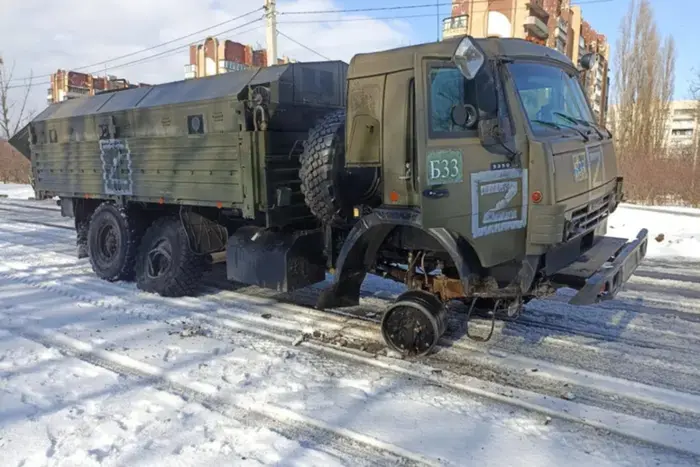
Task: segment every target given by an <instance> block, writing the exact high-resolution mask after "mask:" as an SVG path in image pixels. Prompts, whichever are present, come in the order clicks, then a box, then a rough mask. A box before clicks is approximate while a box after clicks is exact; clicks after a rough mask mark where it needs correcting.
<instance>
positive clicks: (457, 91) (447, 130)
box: [428, 66, 478, 138]
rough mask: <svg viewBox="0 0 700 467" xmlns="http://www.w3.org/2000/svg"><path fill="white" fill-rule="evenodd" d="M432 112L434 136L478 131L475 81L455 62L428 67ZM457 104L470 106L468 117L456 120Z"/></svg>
mask: <svg viewBox="0 0 700 467" xmlns="http://www.w3.org/2000/svg"><path fill="white" fill-rule="evenodd" d="M428 86H429V93H428V114H429V134H430V137H431V138H462V137H469V136H474V135H476V134H477V127H476V122H477V120H478V118H477V116H478V115H477V110H476V109H477V108H478V107H477V103H476V92H475V84H474V81H473V80H467V79H466V78H465V77H464V76H463V75H462V73H460V71H459V70H458V69H457V68H456V67H454V66H435V67H431V68H430V69H429V70H428ZM456 107H462V108H466V110H467V115H468V117H467V121H466V124H461V123H462V122H457V123H456V122H455V121H454V119H453V117H452V115H453V109H454V108H456Z"/></svg>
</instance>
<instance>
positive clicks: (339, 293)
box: [316, 210, 481, 309]
mask: <svg viewBox="0 0 700 467" xmlns="http://www.w3.org/2000/svg"><path fill="white" fill-rule="evenodd" d="M398 226H403V227H412V228H416V229H418V230H421V231H423V232H425V233H427V234H428V235H430V236H431V237H433V238H434V239H435V240H436V241H437V242H438V243H439V244H440V245H441V246H442V248H443V249H444V250H445V252H446V253H447V254H448V255H449V256H450V258H451V259H452V261H453V262H454V265H455V268H456V269H457V272H458V273H459V277H460V279H461V281H462V284H463V285H464V287H465V290H466V289H467V288H468V280H469V276H470V275H471V274H472V273H473V272H475V270H476V271H478V270H479V269H480V268H481V263H480V261H479V258H478V256H477V255H476V253H475V250H474V248H473V247H472V246H471V245H470V244H469V242H468V241H467V240H466V239H465V238H463V237H461V236H459V235H456V234H454V233H453V232H452V231H450V230H448V229H445V228H431V229H425V228H423V226H421V225H420V222H419V217H418V215H417V213H413V212H410V213H406V212H405V211H403V212H402V211H398V210H397V211H394V210H391V211H390V210H375V211H374V212H372V213H371V214H369V215H367V216H365V217H363V218H362V219H361V220H360V221H359V222H358V223H357V224H356V225H355V227H353V229H352V230H351V231H350V234H349V235H348V237H347V238H346V239H345V242H344V243H343V247H342V248H341V250H340V252H339V254H338V261H337V263H336V268H335V269H336V270H335V278H334V281H333V284H332V285H331V287H329V288H328V289H326V290H324V292H323V293H322V294H321V296H320V297H319V299H318V302H317V304H316V306H317V308H319V309H324V308H332V307H339V306H354V305H357V304H359V299H360V287H361V285H362V282H363V281H364V279H365V277H366V275H367V271H368V270H369V269H370V267H371V266H372V264H373V263H374V260H375V258H376V256H377V253H378V252H379V248H380V247H381V245H382V243H383V242H384V240H385V239H386V237H387V236H388V235H389V233H390V232H391V231H392V230H393V229H394V228H395V227H398Z"/></svg>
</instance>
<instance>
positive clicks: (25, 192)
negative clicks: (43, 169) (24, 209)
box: [0, 183, 34, 199]
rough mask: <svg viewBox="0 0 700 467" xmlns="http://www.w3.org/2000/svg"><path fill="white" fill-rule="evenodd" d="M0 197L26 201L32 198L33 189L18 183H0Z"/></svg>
mask: <svg viewBox="0 0 700 467" xmlns="http://www.w3.org/2000/svg"><path fill="white" fill-rule="evenodd" d="M0 197H2V198H13V199H28V198H33V197H34V189H33V188H32V186H31V185H20V184H18V183H0Z"/></svg>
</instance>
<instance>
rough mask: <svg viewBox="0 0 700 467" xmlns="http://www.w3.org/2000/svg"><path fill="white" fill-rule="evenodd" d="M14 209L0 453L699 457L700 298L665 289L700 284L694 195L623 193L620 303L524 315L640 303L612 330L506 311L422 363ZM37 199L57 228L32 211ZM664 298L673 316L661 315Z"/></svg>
mask: <svg viewBox="0 0 700 467" xmlns="http://www.w3.org/2000/svg"><path fill="white" fill-rule="evenodd" d="M3 188H4V186H3V185H0V193H2V192H3V191H2V189H3ZM32 203H33V204H32ZM29 206H32V207H31V208H30V207H29ZM0 208H1V209H0V459H2V460H3V462H2V465H3V466H4V465H7V466H15V465H25V466H33V465H37V466H39V465H66V466H74V465H80V466H84V465H85V466H90V465H100V466H102V465H104V466H107V465H135V466H141V465H143V466H147V465H148V466H161V465H162V466H178V465H183V466H185V465H186V466H194V465H243V466H247V465H251V466H252V465H300V466H301V465H304V466H310V465H318V466H336V465H352V466H355V465H394V464H395V463H397V460H400V461H401V462H406V463H409V464H410V463H417V464H435V465H440V464H442V465H476V464H478V465H484V466H502V465H521V466H550V465H551V466H555V465H556V466H558V465H581V466H627V465H629V466H633V465H634V466H642V465H650V466H651V465H664V466H672V465H679V466H680V465H697V463H698V459H700V443H699V442H698V440H699V439H700V436H698V434H699V433H700V431H698V429H700V422H698V417H697V414H698V413H700V402H699V399H700V397H699V396H698V394H700V363H698V362H697V359H696V358H694V357H692V356H693V355H697V351H698V349H700V339H699V338H697V336H698V335H700V332H698V331H700V323H696V322H694V321H692V320H690V319H687V317H688V316H690V317H692V316H700V301H696V302H693V300H692V299H690V298H688V299H687V300H685V301H683V300H682V299H678V300H673V299H671V298H669V297H676V296H678V295H681V296H683V295H684V296H692V295H693V293H697V294H698V295H697V296H696V298H700V286H699V285H698V284H700V268H698V267H697V265H698V262H697V259H696V258H697V257H698V256H699V255H700V248H698V240H699V239H700V222H698V220H699V219H700V210H683V212H675V211H677V210H665V209H663V208H657V207H654V208H650V209H640V208H638V207H631V206H623V207H621V208H620V209H619V210H618V211H617V212H616V213H614V214H613V215H612V216H611V219H610V224H609V232H608V233H609V234H610V235H621V236H625V237H628V238H633V237H634V236H635V235H636V233H637V231H638V230H639V229H640V228H644V227H646V228H649V232H650V237H651V239H650V244H649V250H648V251H649V253H648V254H649V257H648V259H647V260H646V262H645V266H644V268H643V269H644V270H643V271H642V270H641V269H642V268H640V274H639V275H635V276H634V277H633V279H632V280H631V281H630V282H631V283H630V287H629V289H626V290H625V291H624V292H622V293H621V298H619V299H618V300H614V301H612V302H609V303H608V304H606V305H604V306H603V305H601V306H597V307H583V308H584V309H583V310H581V312H577V310H572V309H571V308H572V307H568V306H566V304H565V303H562V302H561V301H559V300H558V299H557V298H554V299H553V300H542V301H537V302H536V303H534V304H533V305H532V306H531V307H530V308H529V309H528V311H527V312H526V313H525V314H524V315H523V318H527V319H528V320H530V321H531V322H534V323H545V324H546V323H557V324H558V325H561V326H566V327H568V328H569V329H573V330H586V331H589V332H595V333H601V334H602V333H609V332H611V331H610V330H611V328H610V326H611V323H615V322H616V321H615V319H616V317H618V315H619V313H620V311H621V310H623V309H624V307H632V306H634V307H635V310H636V311H635V312H634V313H633V314H632V315H631V316H629V317H626V318H625V322H626V324H627V327H626V328H625V329H624V330H618V331H617V332H618V334H617V335H616V336H615V339H614V340H610V341H605V340H600V339H595V338H590V337H586V336H585V335H581V334H574V335H571V336H566V335H564V334H559V335H548V336H545V337H543V338H542V339H541V340H533V339H532V337H533V333H534V332H535V331H528V333H524V332H521V331H520V329H521V328H524V327H527V326H526V325H520V324H517V323H516V324H507V325H506V324H500V325H499V327H498V328H497V331H496V333H497V336H496V337H495V338H494V341H493V342H491V343H489V344H487V345H482V344H477V343H472V342H470V341H465V340H464V338H462V339H460V340H458V341H456V342H454V343H453V345H452V346H450V347H449V348H446V349H445V350H444V352H440V353H438V354H437V355H436V357H435V358H433V359H431V360H428V361H427V362H426V363H420V362H409V361H401V360H398V361H397V360H394V359H391V358H387V357H385V356H383V355H382V352H375V353H374V354H372V353H371V352H362V351H354V352H352V351H350V350H348V349H346V348H343V347H337V346H336V347H329V346H327V345H323V344H322V342H319V341H313V340H311V341H307V340H306V339H303V340H302V342H301V343H299V345H293V343H294V342H295V341H296V340H297V339H298V338H299V336H300V335H301V333H304V332H305V333H310V334H312V333H313V332H314V331H317V332H319V331H320V332H322V333H324V334H329V335H334V334H338V335H342V336H343V337H344V338H346V339H348V340H350V341H353V340H361V339H367V340H368V342H369V340H371V339H376V338H377V336H376V332H375V331H374V328H372V327H371V323H367V322H358V321H350V320H349V319H348V318H346V317H342V316H338V315H330V316H328V317H326V318H323V316H324V313H321V312H319V311H315V310H306V311H305V310H304V309H302V308H300V307H296V306H294V305H289V304H280V303H275V302H274V301H272V300H269V299H266V298H260V297H243V296H242V295H241V294H239V293H237V292H231V291H219V292H207V293H206V294H203V295H202V296H201V297H189V298H183V299H167V298H164V297H157V296H153V295H149V294H144V293H142V292H140V291H138V290H137V289H136V287H135V286H134V285H133V284H126V283H107V282H103V281H100V280H98V279H96V278H95V277H94V274H93V273H92V271H91V269H90V266H89V262H88V261H87V259H82V260H78V259H76V257H75V247H74V245H75V237H74V235H75V234H74V232H72V231H71V230H68V229H65V228H56V226H64V227H69V228H70V227H72V220H70V219H62V218H61V217H60V213H59V212H58V210H57V207H56V206H55V203H52V205H51V204H47V203H42V202H28V203H26V204H25V203H24V202H23V203H19V202H15V203H14V204H13V203H12V202H11V201H10V200H7V201H5V200H0ZM38 208H41V209H43V211H41V212H42V213H43V214H45V215H42V216H41V221H42V223H43V224H32V223H31V222H32V221H35V220H36V213H37V209H38ZM695 215H697V217H696V216H695ZM52 226H53V227H52ZM659 233H664V236H665V238H664V240H663V241H661V242H657V241H656V240H654V239H653V237H655V236H656V235H658V234H659ZM667 264H673V266H674V269H673V270H672V271H670V272H669V273H667V269H668V268H667V266H664V265H667ZM694 265H695V266H694ZM367 287H369V292H371V293H373V294H374V296H375V297H377V296H378V297H379V298H373V299H371V300H370V302H372V300H377V301H378V303H379V301H380V300H381V296H382V295H383V296H386V297H391V296H393V295H395V294H396V293H397V292H398V290H397V289H396V288H390V287H387V284H386V283H385V282H383V281H380V280H378V279H372V280H370V281H368V284H367ZM671 288H672V289H671ZM654 294H656V295H654ZM649 296H652V299H649V298H648V297H649ZM640 297H641V298H640ZM656 302H666V306H667V307H669V308H668V310H669V311H668V312H667V313H668V314H669V316H666V315H659V314H655V313H653V312H652V311H651V310H652V309H651V308H650V303H654V304H655V303H656ZM668 302H673V303H670V304H669V303H668ZM676 302H677V303H676ZM372 303H374V302H372ZM640 303H641V304H640ZM626 313H627V312H626ZM628 314H629V313H628ZM482 325H483V323H482V324H478V325H477V326H482ZM518 326H520V327H518ZM641 339H645V342H646V343H647V344H648V346H643V347H642V346H639V347H638V346H635V344H634V342H636V340H641ZM684 350H685V352H687V354H686V353H684ZM588 355H590V358H588V357H587V356H588ZM533 370H537V371H533ZM644 372H653V373H649V374H647V373H644ZM689 453H694V455H692V454H689Z"/></svg>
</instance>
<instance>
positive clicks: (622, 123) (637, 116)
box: [611, 0, 676, 159]
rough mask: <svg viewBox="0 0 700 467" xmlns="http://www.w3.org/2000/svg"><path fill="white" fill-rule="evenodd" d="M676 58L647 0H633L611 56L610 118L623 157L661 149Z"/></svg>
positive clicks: (659, 153)
mask: <svg viewBox="0 0 700 467" xmlns="http://www.w3.org/2000/svg"><path fill="white" fill-rule="evenodd" d="M675 62H676V47H675V43H674V40H673V38H672V37H666V38H665V39H662V38H661V36H660V34H659V32H658V28H657V26H656V21H655V19H654V13H653V11H652V8H651V5H650V2H649V0H639V1H638V0H631V1H630V5H629V9H628V11H627V14H626V15H625V17H624V18H623V19H622V20H621V22H620V36H619V39H618V40H617V43H616V51H615V59H614V63H615V79H614V83H615V90H614V93H613V96H612V97H613V103H614V105H615V111H614V114H613V117H614V118H612V119H611V120H612V124H613V127H614V130H615V135H616V139H617V141H616V142H617V147H618V148H619V154H620V158H621V159H623V158H626V157H634V158H635V159H637V158H640V157H658V156H662V155H663V154H664V152H665V149H666V148H665V141H666V131H667V130H666V122H667V121H668V112H669V106H670V102H671V98H672V96H673V89H674V82H675Z"/></svg>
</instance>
